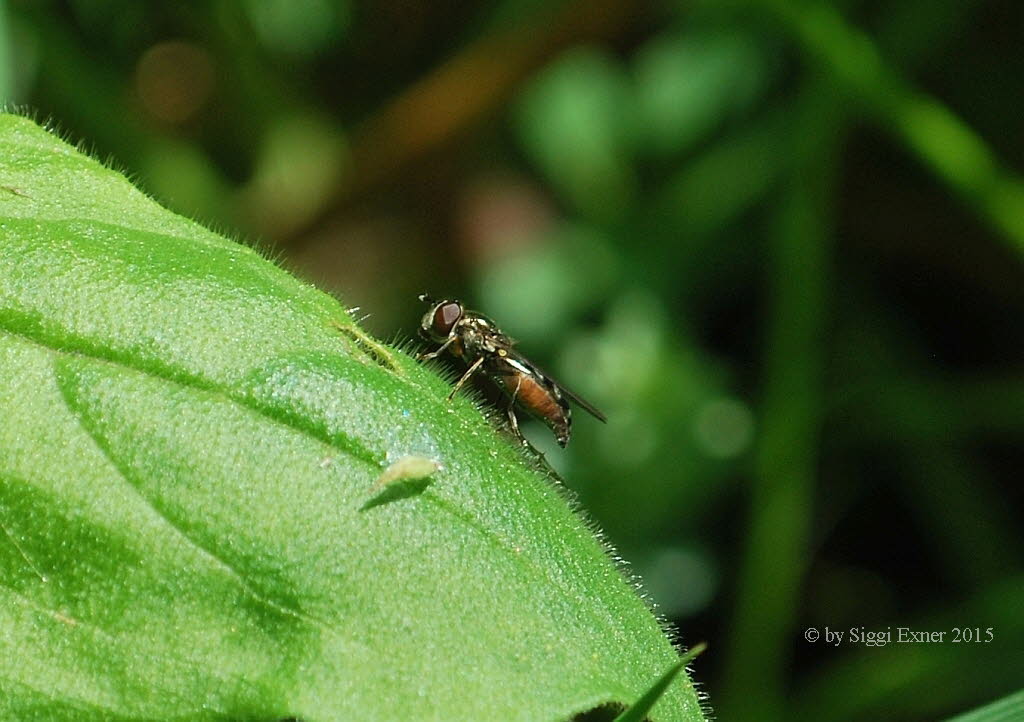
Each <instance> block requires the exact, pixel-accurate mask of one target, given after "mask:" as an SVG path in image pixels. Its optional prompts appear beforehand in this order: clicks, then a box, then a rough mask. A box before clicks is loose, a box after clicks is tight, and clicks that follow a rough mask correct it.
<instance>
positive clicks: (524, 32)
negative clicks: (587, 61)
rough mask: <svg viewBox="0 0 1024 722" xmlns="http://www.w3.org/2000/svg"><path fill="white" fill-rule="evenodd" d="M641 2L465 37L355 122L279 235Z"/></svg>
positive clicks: (545, 16)
mask: <svg viewBox="0 0 1024 722" xmlns="http://www.w3.org/2000/svg"><path fill="white" fill-rule="evenodd" d="M641 9H642V3H635V2H632V1H631V0H578V1H576V2H569V3H566V4H564V5H562V6H561V7H560V8H558V9H556V10H554V11H551V10H547V11H542V12H540V13H538V14H537V15H535V16H534V17H532V18H530V20H529V21H528V22H522V23H518V24H517V25H516V26H515V27H513V28H512V29H510V30H508V31H506V32H502V33H497V34H493V35H489V36H486V37H483V38H481V39H479V40H476V41H474V42H472V43H470V44H469V45H468V46H467V47H466V48H464V49H463V50H462V51H461V52H460V53H459V54H457V55H456V56H455V57H453V58H452V59H450V60H448V61H447V62H445V63H443V64H442V65H440V66H439V67H438V68H436V69H434V70H433V71H431V72H430V73H428V74H427V75H426V76H425V77H424V78H423V79H421V80H420V81H418V82H417V83H414V84H413V85H412V86H411V87H409V88H407V89H406V90H405V91H404V92H402V93H400V94H399V95H398V96H397V97H396V98H394V99H393V100H392V101H391V102H390V103H388V104H387V105H385V106H384V107H383V108H382V109H381V110H380V111H379V112H377V113H376V114H375V115H373V116H371V117H370V118H369V119H368V120H367V121H366V122H365V123H364V124H363V125H362V126H361V127H360V128H358V129H357V130H356V132H355V134H354V138H353V141H352V158H351V163H352V166H351V168H350V170H349V172H348V174H347V175H346V177H345V179H344V180H343V181H342V182H341V183H340V184H339V185H338V186H337V187H336V188H335V189H334V191H333V192H332V193H330V194H329V195H328V198H330V201H329V202H328V203H327V204H326V205H325V206H324V207H323V208H321V209H320V210H319V211H317V212H316V213H315V214H313V215H312V216H311V218H310V219H309V221H308V222H307V223H305V224H304V225H303V226H301V227H299V228H297V229H296V230H295V231H294V232H293V233H292V234H291V236H290V238H286V239H284V242H285V243H294V242H295V241H296V239H299V238H302V237H304V236H307V235H308V234H309V232H310V231H311V230H312V229H314V228H317V227H319V226H321V225H323V223H324V222H325V221H326V220H327V219H328V218H329V217H330V216H332V215H334V214H336V213H337V212H338V211H339V210H340V209H342V208H344V207H345V206H346V205H347V204H348V203H350V202H351V200H352V199H353V198H354V197H356V196H358V195H359V194H361V193H363V192H365V191H366V190H368V189H370V188H373V187H375V186H378V185H380V184H382V183H386V182H387V181H388V180H389V179H391V178H394V177H395V176H396V175H397V174H398V173H399V172H400V171H402V170H403V169H404V168H406V167H407V166H408V165H409V164H410V163H412V162H414V161H416V160H418V159H420V158H422V157H423V156H424V155H426V154H428V153H429V152H430V151H432V150H435V149H437V148H439V147H442V146H444V145H445V144H447V143H449V142H451V141H453V140H454V139H456V138H457V137H459V136H460V135H461V134H463V133H464V132H466V131H467V130H468V129H470V128H472V127H473V126H475V125H476V124H478V123H480V122H481V121H482V120H484V119H485V118H487V117H488V116H489V115H491V114H492V113H493V112H494V111H496V110H497V109H498V108H500V107H501V106H502V105H503V104H504V103H506V102H507V101H508V99H509V98H510V96H511V95H512V94H513V93H514V92H515V91H516V90H517V89H518V87H519V86H520V85H521V84H522V83H523V81H525V80H526V79H527V78H529V77H530V75H531V74H533V73H534V72H535V71H536V70H537V69H538V68H540V67H542V66H543V65H544V64H545V63H546V62H548V60H550V59H551V58H552V57H554V56H555V55H557V54H558V53H559V52H560V51H562V50H564V49H566V48H568V47H571V46H573V45H576V44H578V43H583V42H588V41H594V40H605V39H608V38H611V37H615V36H617V35H620V34H622V33H623V32H624V31H627V30H628V29H629V28H630V27H632V24H633V21H634V20H635V19H636V18H637V17H638V16H639V15H640V14H641Z"/></svg>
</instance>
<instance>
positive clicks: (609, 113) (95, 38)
mask: <svg viewBox="0 0 1024 722" xmlns="http://www.w3.org/2000/svg"><path fill="white" fill-rule="evenodd" d="M1022 40H1024V5H1022V4H1021V3H1020V2H1019V0H987V1H981V0H976V1H972V0H904V1H903V2H897V3H889V2H878V1H877V0H861V1H860V2H855V1H853V0H850V1H848V2H840V3H835V4H831V3H819V2H795V1H794V2H785V0H746V1H744V0H731V1H729V2H702V1H701V0H692V1H689V2H686V1H683V0H678V2H671V1H667V2H651V3H642V2H640V3H638V2H630V1H629V0H590V1H589V2H587V1H581V2H563V3H555V2H539V1H538V0H497V1H489V2H482V1H479V2H465V1H461V2H459V1H456V0H434V2H419V1H417V0H376V1H375V2H364V3H354V2H345V1H335V2H331V1H329V0H210V1H209V2H202V3H169V2H168V3H154V2H151V3H139V2H133V1H129V0H66V1H64V2H48V1H46V0H37V1H29V0H24V1H20V2H19V1H16V0H8V1H7V2H0V95H2V96H3V98H4V99H5V100H6V101H7V103H8V107H12V106H13V107H17V108H20V109H23V110H24V111H25V112H28V113H30V114H32V115H34V116H35V117H36V118H37V119H40V120H44V121H50V122H51V123H52V125H53V126H54V127H55V128H57V129H58V130H59V131H60V132H61V133H63V134H65V135H66V136H67V137H70V138H72V139H74V140H81V141H82V142H83V143H84V145H85V147H86V148H87V149H88V150H89V151H91V152H92V153H93V154H94V155H97V156H98V157H101V158H104V159H109V160H110V162H111V163H112V164H113V165H114V166H115V167H118V168H120V169H122V170H125V171H126V172H128V173H129V175H130V176H131V177H132V178H133V179H134V180H135V181H136V182H137V183H139V184H140V185H141V186H142V187H143V188H145V189H146V190H147V191H148V192H149V193H151V194H152V195H154V196H155V197H156V198H157V199H159V200H160V201H161V202H162V203H164V204H166V205H168V206H169V207H171V208H172V209H175V210H177V211H179V212H181V213H183V214H186V215H188V216H190V217H193V218H196V219H197V220H199V221H201V222H203V223H206V224H208V225H211V226H213V227H214V228H216V229H218V230H221V231H223V232H226V233H228V234H229V235H232V236H235V237H238V238H241V239H245V240H246V241H248V242H253V243H256V244H257V245H259V246H261V247H263V248H264V249H266V250H267V251H268V253H270V254H271V255H273V256H274V257H276V258H279V259H280V262H281V263H282V264H283V265H284V266H286V267H287V268H289V269H291V270H293V271H294V272H295V273H297V274H298V275H300V276H302V277H304V278H306V279H308V280H309V281H311V282H313V283H315V284H317V285H319V286H320V287H322V288H325V289H327V290H329V291H331V292H333V293H335V294H337V295H338V296H339V297H340V298H341V299H343V301H344V302H345V303H346V304H348V305H350V306H359V307H361V308H362V313H369V314H371V315H370V316H369V317H368V318H367V319H366V321H365V325H366V326H367V327H368V328H369V330H371V331H372V332H374V333H375V334H377V335H378V336H380V337H382V338H386V339H389V340H395V341H403V340H408V339H409V338H410V337H412V336H414V333H415V329H416V326H417V323H418V321H419V317H420V315H421V314H422V312H423V308H422V306H421V304H420V303H419V302H418V301H417V300H416V294H418V293H420V292H422V291H429V292H430V293H432V294H434V295H439V296H440V295H450V296H455V297H459V298H462V299H464V300H465V301H466V302H467V304H468V305H470V306H471V307H473V308H477V309H479V310H481V311H483V312H485V313H487V314H488V315H490V316H492V317H493V318H495V319H496V320H497V321H498V322H499V323H500V324H501V325H502V326H503V328H504V329H505V330H506V331H507V332H508V333H510V334H511V335H513V336H515V337H516V338H519V339H521V346H520V348H522V349H523V350H524V351H525V352H526V353H527V354H528V355H530V356H531V357H533V358H535V359H536V360H537V361H538V362H539V363H540V364H541V365H543V366H545V367H547V368H550V369H552V370H553V371H554V372H555V374H556V376H559V377H561V379H562V380H564V381H565V382H566V383H568V384H569V385H570V386H571V387H573V388H574V389H575V390H577V392H579V393H581V394H583V395H584V396H585V397H587V398H588V399H591V400H592V401H593V402H594V403H595V404H596V405H598V406H599V407H600V408H601V409H603V410H604V411H605V413H606V414H607V415H608V417H609V423H608V424H607V425H601V424H599V423H597V422H596V421H594V420H592V419H590V418H589V417H587V416H586V414H585V413H583V412H578V413H577V416H576V427H575V435H574V437H573V441H572V443H571V444H570V445H569V447H568V449H567V450H565V451H562V450H560V449H558V448H557V447H556V446H555V445H554V443H553V440H552V439H551V438H550V434H548V433H547V431H546V429H544V428H543V427H541V426H539V425H537V424H531V425H529V426H528V427H527V429H526V431H527V434H528V435H529V436H530V438H531V439H533V440H534V442H535V444H536V445H537V447H538V448H540V449H542V450H543V451H544V452H545V453H547V455H548V459H549V460H550V462H551V464H552V465H553V466H554V467H555V468H556V469H557V470H558V471H559V472H560V473H561V474H562V475H563V476H564V477H565V479H566V481H567V484H568V485H569V486H570V487H571V488H572V489H574V490H575V492H576V493H577V494H578V495H579V497H580V501H581V503H582V506H583V508H584V509H585V510H586V514H587V515H588V516H589V517H591V518H592V519H593V520H594V522H595V524H596V525H597V526H598V527H599V528H600V529H602V530H603V533H604V534H605V536H606V537H607V539H608V541H609V542H610V543H611V544H612V545H613V546H614V547H615V548H616V550H617V552H618V553H619V554H621V555H622V557H624V558H625V559H627V560H629V565H628V567H627V568H628V569H629V570H630V571H631V572H635V573H636V574H638V575H639V576H640V578H642V580H643V586H644V589H645V592H646V594H647V595H648V596H649V597H650V599H651V600H652V602H653V603H655V604H656V605H657V609H658V611H659V613H660V614H661V615H663V616H664V617H665V619H666V620H668V622H669V623H670V624H671V626H672V628H673V629H674V630H675V631H676V633H677V635H678V637H679V639H680V640H681V641H682V642H683V643H684V644H686V645H692V644H694V643H696V642H698V641H701V640H707V641H708V642H709V644H710V647H709V650H708V652H707V653H706V654H705V655H703V656H702V657H701V658H700V659H698V660H697V662H696V663H695V665H694V669H695V678H696V679H697V680H698V681H699V682H700V683H701V685H702V688H703V690H704V691H705V692H706V693H707V694H708V695H709V696H710V704H711V706H712V708H713V709H714V710H715V712H716V714H717V716H718V718H719V719H723V720H733V719H754V720H760V719H764V720H782V719H801V720H819V721H827V720H860V719H866V718H871V719H878V720H928V719H935V718H938V717H942V716H944V715H948V714H953V713H956V712H958V711H962V710H965V709H969V708H971V707H973V706H976V705H978V704H980V703H983V702H985V701H988V700H991V699H994V698H996V697H999V696H1002V695H1005V694H1007V693H1009V692H1011V691H1014V690H1016V689H1020V688H1022V687H1024V573H1022V572H1024V568H1022V567H1024V563H1022V560H1024V534H1022V521H1024V514H1022V508H1024V491H1022V484H1021V468H1022V466H1024V453H1022V452H1024V447H1022V441H1024V263H1022V254H1024V185H1022V181H1021V179H1020V177H1019V175H1018V173H1020V169H1021V168H1024V115H1022V113H1021V110H1020V108H1021V104H1020V98H1021V97H1024V53H1022V52H1021V47H1022ZM478 391H480V392H481V393H486V390H485V389H479V390H478ZM826 626H828V627H829V629H831V630H843V631H844V632H845V638H844V640H843V642H842V643H840V644H838V645H835V646H833V645H829V644H826V643H825V642H824V641H823V640H818V641H817V642H808V641H806V639H805V637H804V632H805V630H806V629H807V628H808V627H815V628H817V629H818V630H820V631H822V632H824V628H825V627H826ZM900 626H903V627H911V628H913V629H915V630H923V631H947V636H946V639H945V641H944V642H943V643H935V644H898V643H896V641H895V635H896V628H897V627H900ZM861 627H863V628H864V630H865V631H866V632H872V631H874V632H885V631H886V630H891V631H892V634H893V641H892V642H891V643H889V644H885V645H879V646H871V645H867V644H864V643H854V642H851V641H850V640H849V630H850V629H851V628H861ZM954 627H959V628H961V629H962V628H970V629H971V630H974V629H976V628H977V629H979V630H980V632H981V633H982V635H983V636H987V635H985V631H986V630H987V629H989V628H991V629H992V632H993V635H992V636H993V639H992V641H990V642H981V643H978V642H969V643H959V644H957V643H953V642H952V641H951V640H952V632H950V630H952V629H953V628H954Z"/></svg>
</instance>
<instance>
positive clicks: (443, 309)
mask: <svg viewBox="0 0 1024 722" xmlns="http://www.w3.org/2000/svg"><path fill="white" fill-rule="evenodd" d="M460 318H462V304H460V303H457V302H455V301H446V302H445V303H440V304H438V306H437V308H435V309H434V323H433V327H434V329H433V330H434V333H436V334H437V335H438V336H441V337H446V336H448V334H450V333H451V332H452V327H453V326H454V325H455V324H456V323H458V321H459V319H460Z"/></svg>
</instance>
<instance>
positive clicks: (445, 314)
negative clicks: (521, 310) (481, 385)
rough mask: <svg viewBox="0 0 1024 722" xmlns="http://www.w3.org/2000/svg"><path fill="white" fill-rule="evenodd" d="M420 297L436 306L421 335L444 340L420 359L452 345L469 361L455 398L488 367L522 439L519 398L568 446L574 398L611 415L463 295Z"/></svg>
mask: <svg viewBox="0 0 1024 722" xmlns="http://www.w3.org/2000/svg"><path fill="white" fill-rule="evenodd" d="M420 300H421V301H423V302H424V303H429V304H430V310H429V311H427V312H426V313H425V314H424V316H423V321H422V322H421V323H420V335H421V336H423V337H424V338H426V339H427V340H429V341H436V342H438V343H440V344H441V347H440V348H438V349H437V350H435V351H431V352H429V353H425V354H422V355H421V356H420V359H431V358H437V357H438V356H439V355H440V354H441V353H442V352H443V351H445V350H446V349H447V350H448V351H450V352H451V353H452V354H453V355H455V356H457V357H459V358H460V359H462V360H463V361H464V362H465V363H466V364H468V365H469V368H468V369H466V372H465V373H464V374H462V377H461V378H460V379H459V380H458V381H457V382H456V384H455V387H454V388H453V389H452V391H451V393H450V394H448V398H449V399H451V398H452V397H454V396H455V394H456V393H457V392H458V390H459V389H460V388H462V385H463V384H464V383H466V381H467V380H468V379H469V377H470V376H472V375H473V374H474V373H476V372H477V371H482V372H483V373H484V375H485V376H487V377H488V378H489V379H490V380H491V381H492V382H494V383H495V384H496V385H497V386H498V388H500V389H501V390H502V391H503V392H504V394H505V395H506V396H507V397H508V399H509V404H508V421H509V424H510V425H511V426H512V429H513V431H515V433H516V435H517V436H519V438H520V439H522V438H523V435H522V434H521V433H520V432H519V422H518V420H517V419H516V412H515V407H516V404H518V405H519V406H521V407H522V408H524V409H525V410H526V411H527V412H529V413H530V414H532V415H533V416H535V417H537V418H538V419H540V420H541V421H543V422H544V423H545V424H547V425H548V427H549V428H550V429H551V431H552V432H553V433H554V435H555V440H556V441H557V442H558V445H559V446H563V447H564V446H565V445H566V444H568V443H569V435H570V434H571V433H572V409H571V408H570V407H569V401H570V400H571V401H573V402H575V403H576V404H578V405H579V406H580V407H582V408H583V409H585V410H586V411H587V412H589V413H590V414H591V415H593V416H594V417H595V418H596V419H598V420H599V421H607V419H606V418H605V415H604V414H602V413H601V412H600V411H598V410H597V409H596V408H595V407H594V406H593V404H590V403H588V402H587V401H585V400H583V399H582V398H580V397H579V396H577V395H576V394H574V393H573V392H572V391H569V390H568V389H567V388H565V387H564V386H562V385H561V384H560V383H558V382H557V381H555V380H554V379H553V378H551V377H550V376H549V375H547V374H546V373H544V372H543V371H541V369H540V368H538V367H537V365H536V364H535V363H533V362H532V361H530V360H529V359H527V358H526V357H525V356H523V355H522V354H521V353H519V352H518V351H516V350H515V348H514V346H515V341H513V340H512V339H511V338H509V337H508V336H506V335H505V334H504V333H502V332H501V330H500V329H499V328H498V327H497V326H496V325H494V322H493V321H491V320H490V319H489V318H487V317H485V316H483V315H481V314H479V313H476V312H475V311H470V310H467V309H466V307H465V306H463V305H462V302H461V301H452V300H448V299H446V300H443V301H435V300H434V299H432V298H430V297H429V296H427V295H426V294H422V295H421V296H420ZM524 441H525V439H524Z"/></svg>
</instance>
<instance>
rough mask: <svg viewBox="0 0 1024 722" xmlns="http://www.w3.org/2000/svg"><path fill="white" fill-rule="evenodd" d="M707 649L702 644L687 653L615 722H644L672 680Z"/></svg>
mask: <svg viewBox="0 0 1024 722" xmlns="http://www.w3.org/2000/svg"><path fill="white" fill-rule="evenodd" d="M705 649H707V645H706V644H704V643H703V642H701V643H700V644H698V645H696V646H694V647H693V649H691V650H690V651H689V652H687V653H686V654H685V655H684V656H683V658H682V659H680V660H679V661H678V662H677V663H676V664H673V665H672V666H671V667H669V669H668V671H667V672H665V674H663V675H662V676H661V677H660V678H659V679H658V681H657V682H655V683H654V685H653V686H652V687H651V688H650V689H649V690H647V691H646V692H644V696H643V697H641V698H640V699H638V700H637V701H636V702H634V703H633V705H632V706H631V707H630V708H629V709H627V710H626V711H625V712H623V713H622V714H620V715H619V716H618V717H616V718H615V720H614V722H643V720H644V718H645V717H646V716H647V714H648V713H649V712H650V711H651V709H652V708H653V707H654V705H655V704H657V703H658V700H659V699H661V696H662V695H663V694H665V690H667V689H668V687H669V685H670V684H672V680H674V679H675V678H676V676H677V675H678V674H679V673H680V672H682V671H683V668H684V667H686V665H688V664H689V663H690V662H692V661H693V660H694V659H695V658H696V657H697V655H699V654H700V653H701V652H703V651H704V650H705Z"/></svg>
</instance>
